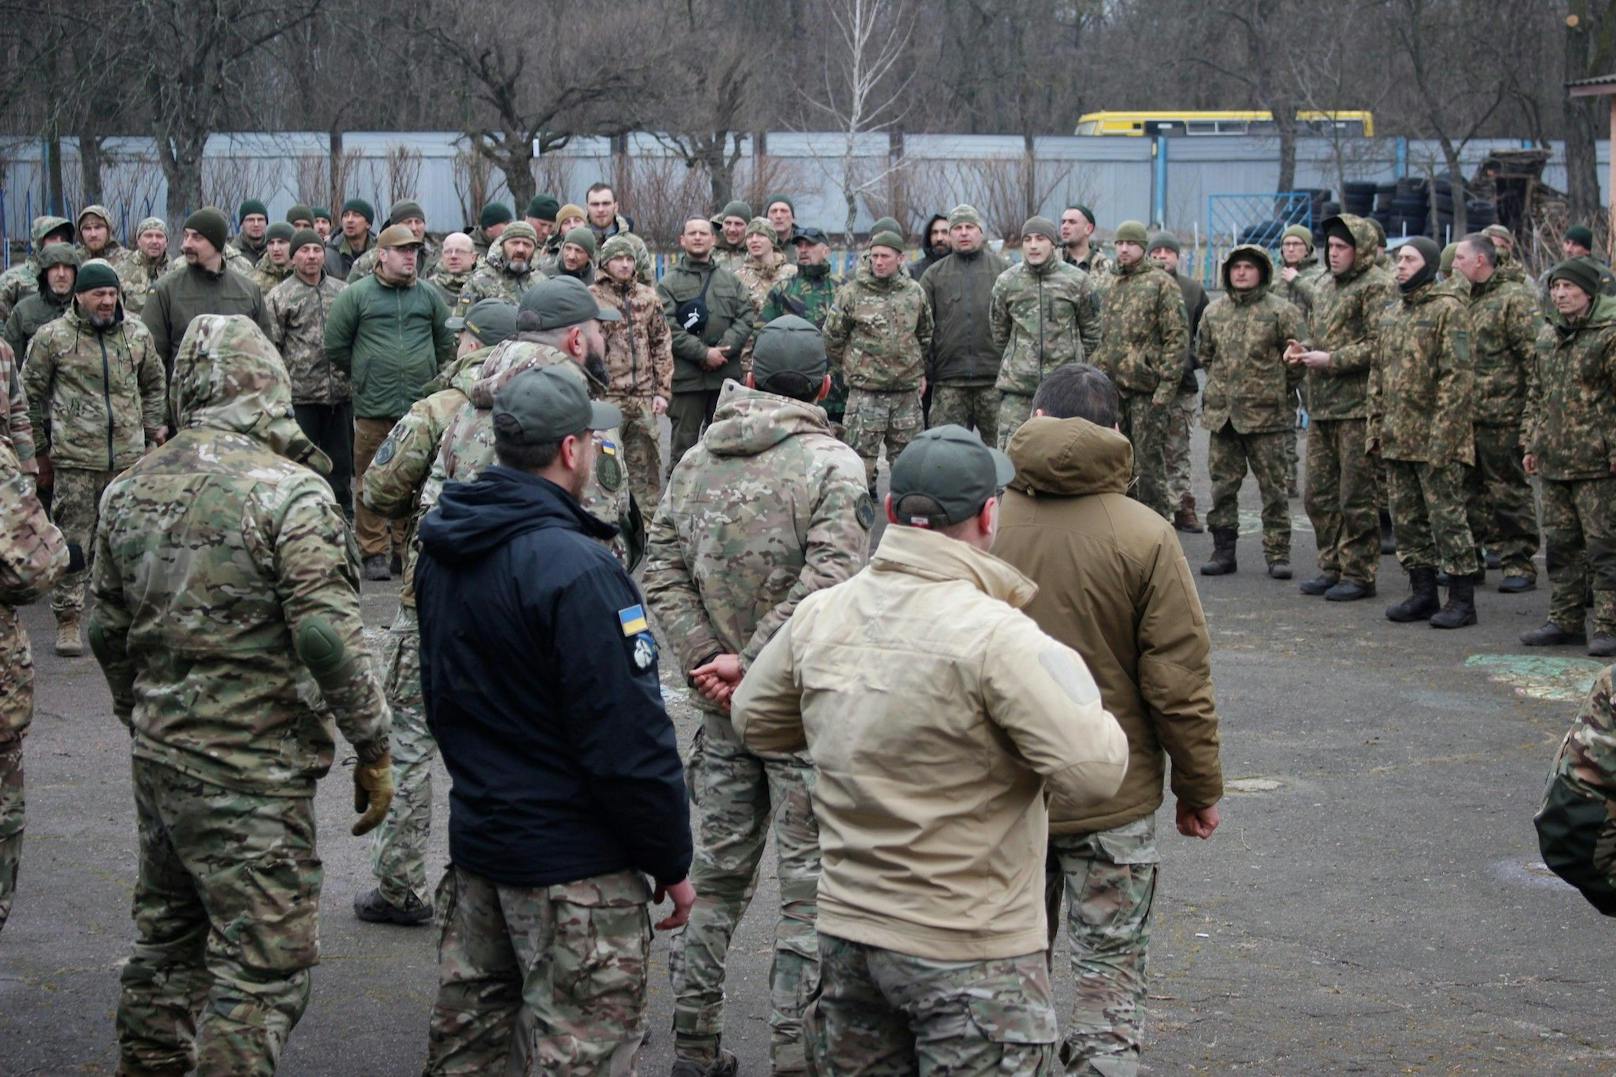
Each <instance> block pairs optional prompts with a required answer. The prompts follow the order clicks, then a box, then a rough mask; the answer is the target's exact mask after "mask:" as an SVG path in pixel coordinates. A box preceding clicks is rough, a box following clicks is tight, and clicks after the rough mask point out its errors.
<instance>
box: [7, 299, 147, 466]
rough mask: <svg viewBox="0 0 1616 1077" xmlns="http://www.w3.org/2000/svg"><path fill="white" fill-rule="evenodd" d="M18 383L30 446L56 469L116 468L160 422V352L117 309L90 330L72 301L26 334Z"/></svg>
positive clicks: (141, 448)
mask: <svg viewBox="0 0 1616 1077" xmlns="http://www.w3.org/2000/svg"><path fill="white" fill-rule="evenodd" d="M22 382H23V388H24V390H25V391H26V392H27V393H28V401H29V418H30V420H32V422H33V425H34V437H35V439H36V442H37V446H36V447H37V451H39V452H41V453H44V454H46V455H48V456H49V457H50V458H51V463H52V464H53V465H55V466H56V467H70V468H71V467H76V468H85V469H88V470H91V471H121V470H123V469H124V468H126V467H128V466H129V465H130V464H133V463H134V462H135V461H136V460H138V459H140V455H141V453H143V452H145V451H146V443H147V441H148V440H149V438H150V436H151V435H152V434H154V433H155V432H156V431H157V430H158V428H159V427H161V426H162V425H163V419H164V407H165V401H164V391H165V379H164V376H163V357H162V356H161V355H159V354H157V347H156V345H155V344H153V343H152V335H151V331H150V330H148V329H147V328H146V327H145V326H144V325H143V324H141V322H140V320H139V319H137V318H128V317H125V316H124V314H123V311H122V310H121V309H119V310H118V311H117V314H116V320H115V321H114V322H113V323H112V325H110V326H108V327H107V328H106V329H96V328H95V327H94V326H92V325H91V324H90V323H89V321H88V320H86V319H85V318H84V317H83V316H82V315H81V314H80V313H79V310H78V305H77V304H74V306H73V307H72V308H70V309H69V310H68V312H67V313H66V314H63V315H62V316H61V317H60V318H58V319H56V320H55V321H54V322H51V323H50V324H49V325H46V326H45V327H44V328H43V329H41V330H40V331H39V332H38V333H36V334H35V335H34V340H33V343H32V344H30V345H29V346H28V361H27V362H26V363H25V364H23V369H22ZM47 420H48V425H47V422H46V421H47Z"/></svg>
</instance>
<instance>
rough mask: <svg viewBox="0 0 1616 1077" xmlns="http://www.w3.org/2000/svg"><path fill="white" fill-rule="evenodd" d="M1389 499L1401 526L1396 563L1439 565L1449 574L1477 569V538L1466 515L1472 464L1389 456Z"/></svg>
mask: <svg viewBox="0 0 1616 1077" xmlns="http://www.w3.org/2000/svg"><path fill="white" fill-rule="evenodd" d="M1386 478H1387V483H1386V499H1387V502H1388V507H1389V508H1390V509H1391V514H1392V526H1393V527H1395V528H1396V529H1397V563H1398V564H1400V565H1402V566H1403V567H1404V568H1405V569H1410V568H1440V569H1441V570H1442V571H1443V572H1446V573H1448V575H1450V576H1469V575H1471V574H1472V573H1474V572H1475V571H1476V568H1477V567H1478V566H1477V564H1476V540H1475V538H1474V537H1473V536H1472V535H1471V534H1470V524H1469V523H1468V522H1467V521H1466V519H1465V502H1466V500H1467V499H1466V495H1465V491H1466V490H1467V489H1468V488H1469V486H1470V468H1468V467H1466V466H1465V465H1464V464H1427V463H1424V462H1422V461H1416V460H1387V461H1386Z"/></svg>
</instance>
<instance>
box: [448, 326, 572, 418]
mask: <svg viewBox="0 0 1616 1077" xmlns="http://www.w3.org/2000/svg"><path fill="white" fill-rule="evenodd" d="M479 354H481V355H482V356H483V363H482V367H481V369H480V370H479V371H478V376H477V380H476V381H475V382H473V383H472V386H471V392H470V394H469V395H470V397H471V402H472V404H474V405H475V406H476V407H477V408H479V409H481V410H483V411H487V410H488V409H489V408H491V407H493V406H494V394H495V393H497V392H499V391H500V390H501V389H503V388H505V386H506V384H507V383H509V382H510V380H511V379H512V378H514V377H516V375H518V374H520V373H521V372H522V371H524V370H526V369H528V368H529V367H535V366H549V365H550V364H551V363H572V362H574V360H573V358H572V357H571V356H570V355H568V354H567V353H566V352H564V351H561V350H560V349H559V348H552V347H551V346H550V345H548V344H540V343H539V342H538V341H534V340H523V339H521V337H520V336H517V337H512V338H511V339H510V340H505V341H501V342H500V343H499V344H497V345H496V346H494V347H493V348H490V349H489V350H488V351H486V352H481V353H479ZM581 369H582V368H580V371H581Z"/></svg>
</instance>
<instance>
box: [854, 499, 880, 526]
mask: <svg viewBox="0 0 1616 1077" xmlns="http://www.w3.org/2000/svg"><path fill="white" fill-rule="evenodd" d="M853 515H854V516H855V517H857V519H858V522H859V526H860V527H862V528H864V530H866V531H868V530H869V529H870V528H871V526H873V525H874V523H875V502H874V501H873V500H872V499H871V498H870V495H869V494H860V495H859V499H858V504H857V505H855V506H854V508H853Z"/></svg>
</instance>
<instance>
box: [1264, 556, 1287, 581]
mask: <svg viewBox="0 0 1616 1077" xmlns="http://www.w3.org/2000/svg"><path fill="white" fill-rule="evenodd" d="M1268 575H1269V577H1270V578H1271V579H1276V580H1288V579H1290V578H1291V563H1290V562H1289V561H1286V560H1284V559H1283V558H1282V559H1280V560H1278V561H1270V562H1268Z"/></svg>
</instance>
